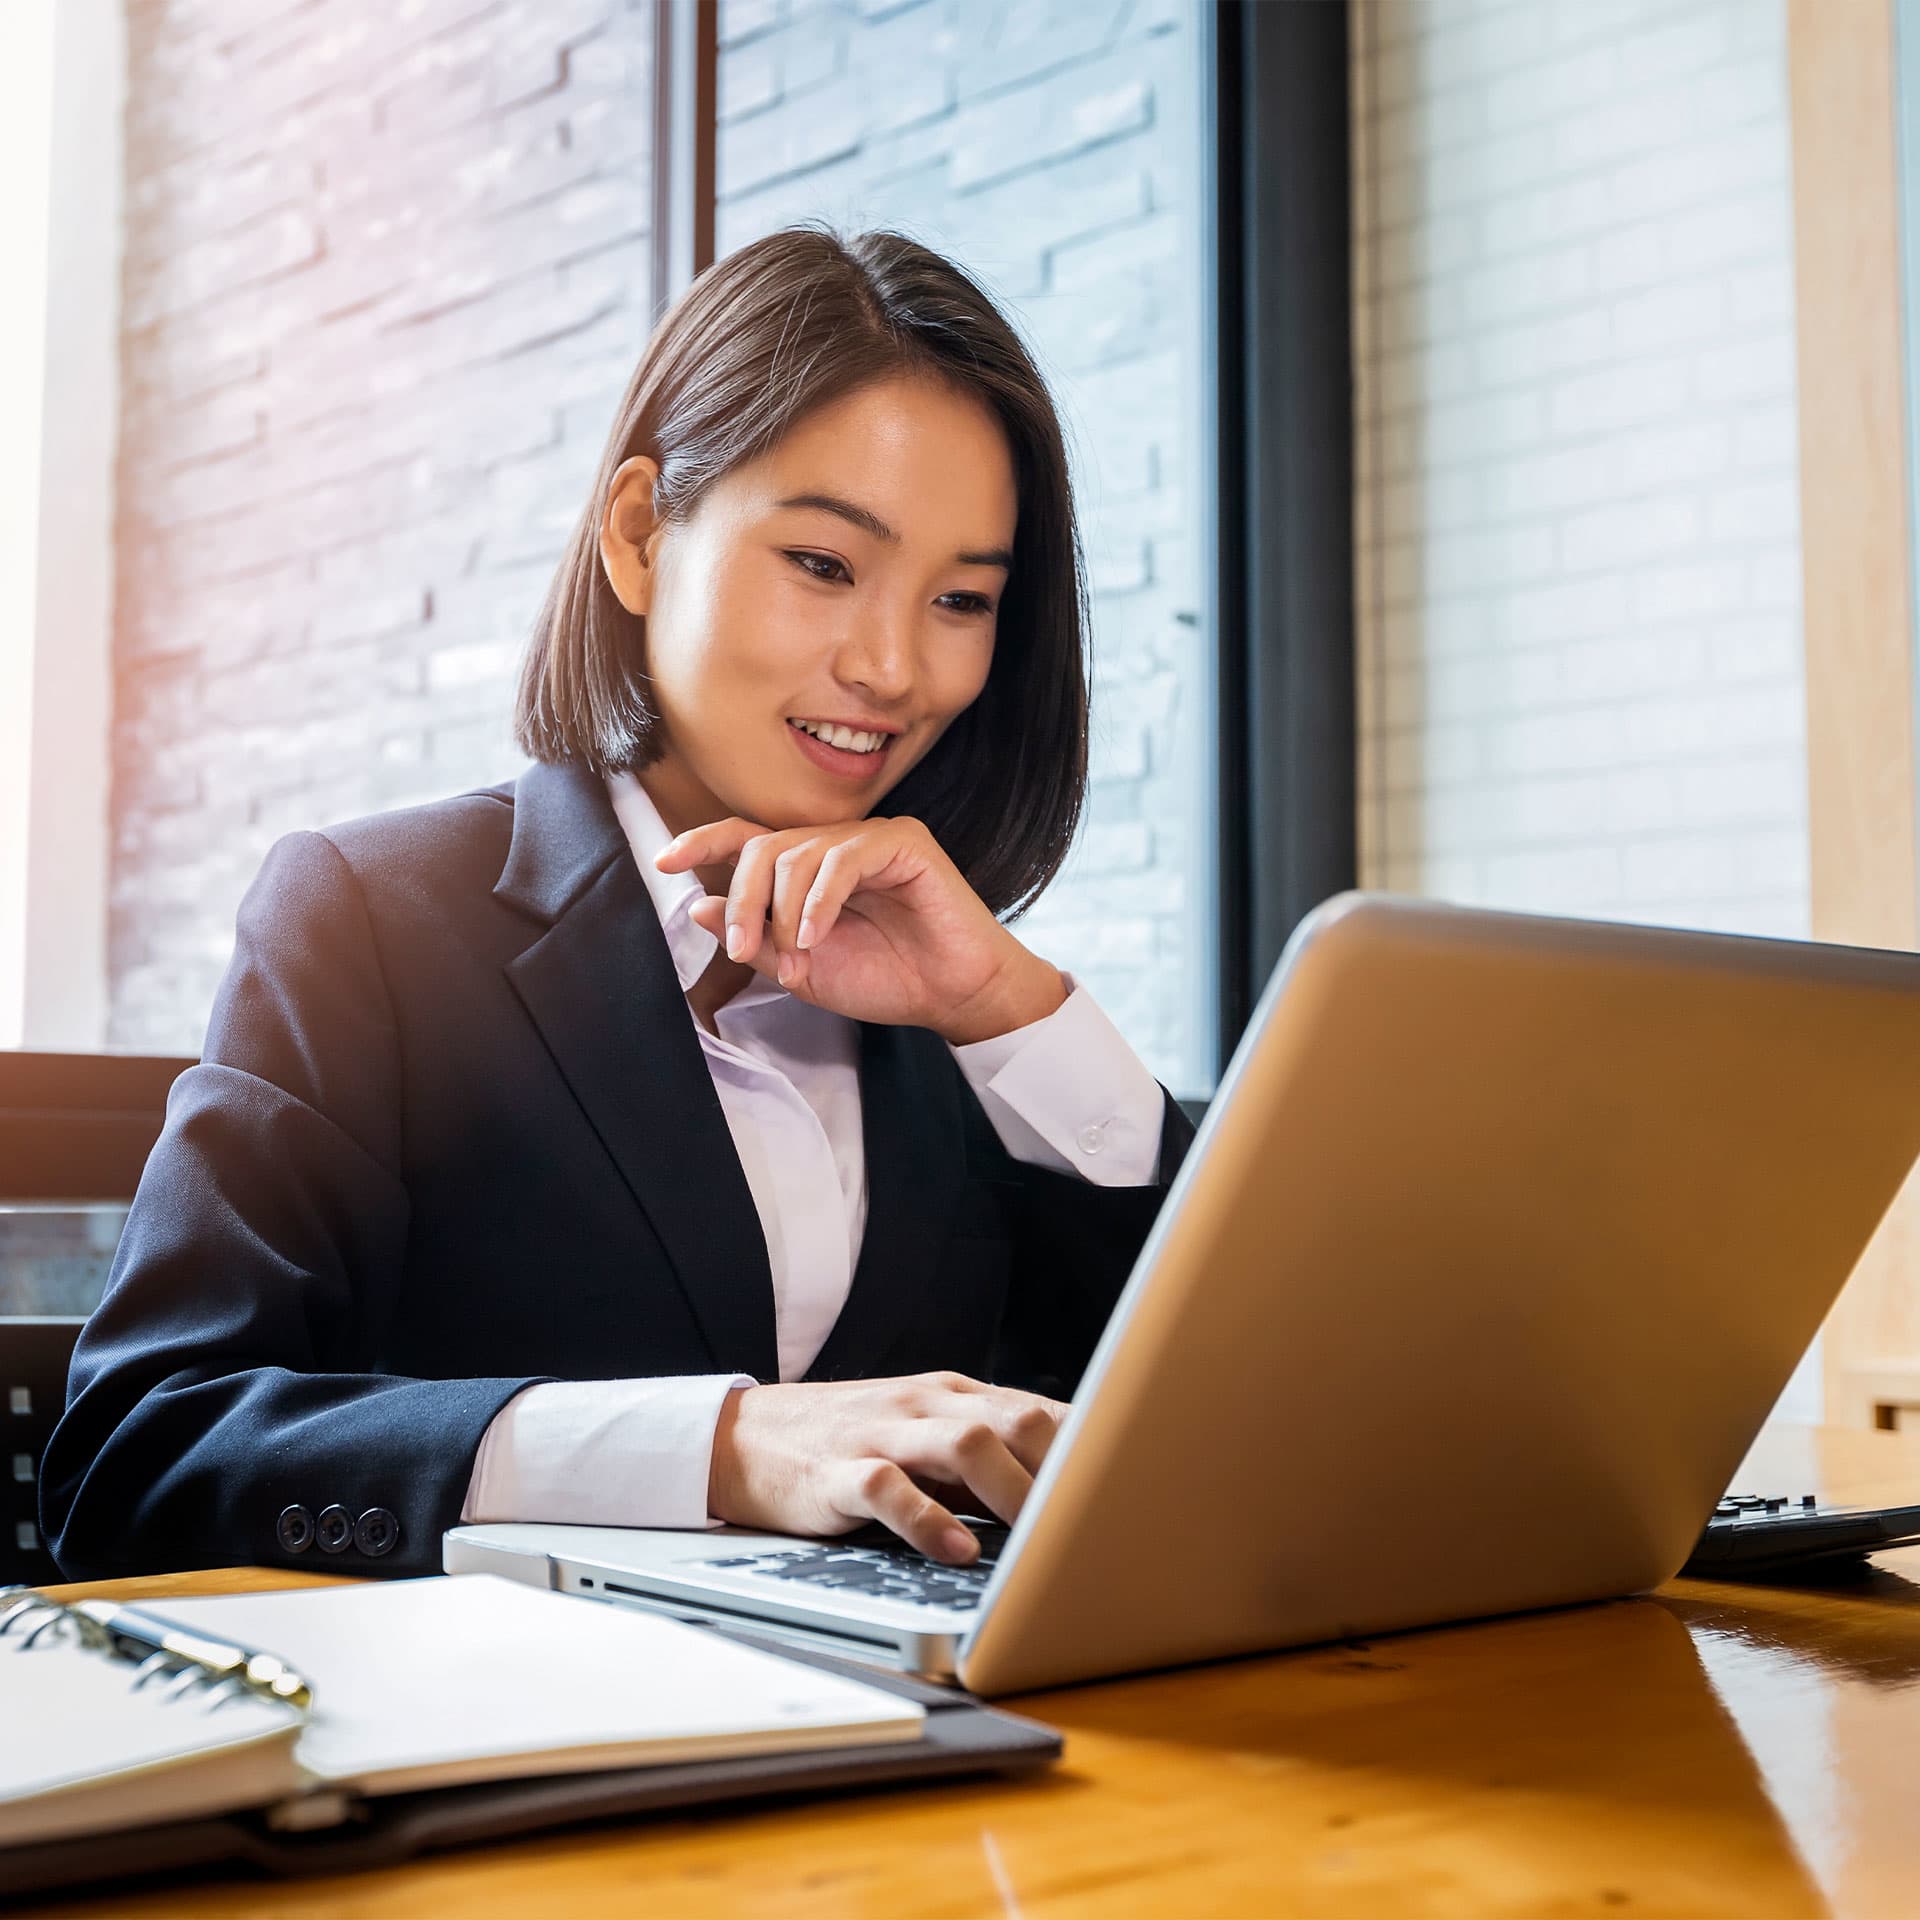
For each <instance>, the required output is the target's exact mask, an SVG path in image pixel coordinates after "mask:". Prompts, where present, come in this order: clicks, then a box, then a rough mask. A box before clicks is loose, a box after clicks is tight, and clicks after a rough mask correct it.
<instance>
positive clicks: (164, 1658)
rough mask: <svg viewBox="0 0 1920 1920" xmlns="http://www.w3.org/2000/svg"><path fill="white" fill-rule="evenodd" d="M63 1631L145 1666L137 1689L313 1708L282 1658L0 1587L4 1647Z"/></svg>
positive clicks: (156, 1622)
mask: <svg viewBox="0 0 1920 1920" xmlns="http://www.w3.org/2000/svg"><path fill="white" fill-rule="evenodd" d="M61 1632H68V1633H71V1634H73V1635H74V1636H75V1637H76V1638H77V1639H78V1640H79V1642H80V1644H81V1645H82V1646H84V1647H87V1648H89V1649H90V1650H92V1651H94V1652H98V1653H107V1654H114V1655H118V1656H119V1657H121V1658H123V1659H131V1660H136V1661H138V1662H139V1665H138V1667H137V1669H136V1671H135V1673H134V1676H133V1681H132V1685H133V1686H134V1687H135V1688H136V1689H138V1688H140V1687H144V1686H146V1685H147V1684H148V1682H149V1681H151V1680H154V1679H156V1678H162V1677H164V1678H166V1679H167V1680H168V1682H169V1687H170V1692H171V1693H172V1694H174V1695H175V1696H177V1695H179V1694H181V1693H184V1692H186V1691H187V1690H189V1689H190V1687H191V1686H192V1685H196V1684H198V1685H204V1686H206V1687H208V1688H210V1689H211V1693H210V1696H209V1704H218V1703H219V1701H220V1700H222V1699H223V1698H226V1697H228V1696H229V1695H230V1694H231V1693H232V1692H234V1691H235V1690H236V1689H245V1690H246V1691H247V1692H249V1693H252V1694H255V1695H257V1696H259V1697H260V1698H261V1699H265V1700H280V1701H284V1702H285V1703H286V1704H287V1705H288V1706H291V1707H303V1708H304V1707H308V1706H311V1705H312V1703H313V1689H312V1688H311V1687H309V1686H308V1685H307V1683H306V1682H305V1681H304V1680H302V1679H301V1678H300V1676H299V1675H298V1674H297V1673H295V1672H294V1671H293V1669H292V1668H291V1667H289V1666H288V1665H287V1663H286V1662H285V1661H284V1660H282V1659H280V1658H279V1657H278V1656H277V1655H275V1654H271V1653H261V1652H254V1651H250V1650H249V1649H248V1648H245V1647H236V1646H229V1645H226V1644H225V1643H223V1642H221V1641H218V1640H208V1639H206V1638H204V1637H203V1636H202V1635H200V1634H196V1633H189V1632H187V1630H186V1629H185V1628H184V1627H177V1626H174V1625H173V1624H172V1623H171V1622H169V1621H166V1620H161V1619H158V1618H156V1617H155V1616H154V1615H152V1614H149V1613H145V1612H143V1611H141V1610H140V1609H139V1608H136V1607H128V1606H119V1605H116V1604H115V1603H114V1602H113V1601H111V1600H80V1601H75V1602H73V1603H71V1604H69V1603H67V1602H65V1601H61V1600H54V1599H51V1598H50V1597H49V1596H48V1595H46V1594H44V1593H41V1592H39V1591H38V1590H37V1589H36V1588H33V1587H0V1641H4V1640H7V1639H9V1638H12V1640H13V1643H14V1645H15V1646H19V1647H30V1646H32V1645H33V1644H34V1642H35V1641H36V1640H38V1639H39V1638H40V1637H41V1636H42V1635H43V1634H47V1633H61ZM0 1650H4V1649H0Z"/></svg>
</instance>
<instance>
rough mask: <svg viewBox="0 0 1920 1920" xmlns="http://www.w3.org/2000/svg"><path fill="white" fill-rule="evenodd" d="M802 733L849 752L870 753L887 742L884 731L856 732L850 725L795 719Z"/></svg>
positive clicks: (795, 723)
mask: <svg viewBox="0 0 1920 1920" xmlns="http://www.w3.org/2000/svg"><path fill="white" fill-rule="evenodd" d="M793 724H794V725H795V726H796V727H798V728H799V729H800V730H801V732H803V733H810V734H812V735H813V737H814V738H815V739H816V740H824V741H825V742H826V743H827V745H828V746H830V747H842V748H844V749H845V750H846V751H847V752H849V753H872V752H874V751H875V750H876V749H877V748H880V747H883V746H885V745H886V743H887V736H886V735H885V734H884V733H856V732H855V731H854V729H853V728H852V727H836V726H833V725H830V724H827V723H823V722H821V721H819V720H796V721H795V722H794V723H793Z"/></svg>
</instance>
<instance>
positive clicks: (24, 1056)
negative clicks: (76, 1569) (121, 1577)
mask: <svg viewBox="0 0 1920 1920" xmlns="http://www.w3.org/2000/svg"><path fill="white" fill-rule="evenodd" d="M192 1064H193V1062H192V1061H191V1060H184V1059H178V1058H174V1057H170V1056H162V1055H153V1054H116V1053H9V1052H0V1586H13V1585H17V1584H20V1583H29V1584H34V1585H38V1584H40V1583H43V1582H45V1581H49V1580H58V1579H59V1578H60V1571H59V1569H58V1568H57V1567H56V1566H55V1565H54V1561H53V1556H52V1555H51V1554H50V1553H49V1552H48V1551H47V1549H46V1546H45V1544H44V1543H43V1542H42V1540H41V1538H40V1520H39V1492H40V1460H41V1455H42V1453H43V1452H44V1450H45V1448H46V1444H47V1437H48V1435H49V1434H51V1433H52V1431H53V1427H54V1422H55V1421H57V1420H58V1419H59V1418H60V1414H61V1411H62V1409H63V1408H64V1407H65V1405H66V1396H67V1367H68V1364H69V1362H70V1361H71V1359H72V1357H73V1346H74V1342H75V1340H77V1339H78V1338H79V1334H80V1329H81V1327H82V1326H84V1325H85V1324H86V1315H87V1313H88V1312H89V1311H91V1309H92V1307H93V1305H94V1299H95V1297H96V1296H97V1294H98V1290H99V1283H100V1281H101V1280H102V1279H103V1278H104V1276H105V1272H106V1268H107V1266H108V1265H109V1264H110V1262H111V1248H112V1243H113V1240H114V1239H115V1238H116V1237H117V1233H118V1225H119V1223H118V1220H117V1219H116V1218H115V1216H114V1213H113V1211H112V1210H113V1209H115V1208H124V1207H125V1206H126V1204H127V1203H128V1202H129V1201H130V1200H131V1199H132V1198H133V1193H134V1189H135V1187H137V1186H138V1185H139V1182H140V1173H141V1170H142V1168H144V1167H145V1165H146V1162H147V1155H148V1154H149V1153H150V1152H151V1151H152V1149H153V1143H154V1141H155V1140H157V1139H158V1138H159V1137H160V1127H161V1123H162V1122H163V1121H164V1120H165V1118H166V1109H167V1089H168V1088H169V1087H171V1086H172V1085H173V1082H174V1080H175V1078H176V1077H177V1076H178V1075H179V1074H180V1073H181V1072H182V1071H183V1070H184V1069H185V1068H187V1067H190V1066H191V1065H192ZM68 1213H78V1214H82V1215H90V1216H91V1217H90V1218H83V1219H81V1220H80V1221H78V1222H76V1221H72V1220H68V1219H65V1218H63V1217H62V1216H64V1215H66V1214H68ZM76 1227H77V1229H78V1230H77V1231H69V1229H73V1228H76Z"/></svg>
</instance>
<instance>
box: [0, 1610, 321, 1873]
mask: <svg viewBox="0 0 1920 1920" xmlns="http://www.w3.org/2000/svg"><path fill="white" fill-rule="evenodd" d="M133 1674H134V1669H133V1666H132V1665H131V1664H130V1663H129V1662H127V1661H125V1660H116V1659H112V1658H110V1657H109V1656H107V1655H106V1654H103V1653H94V1652H89V1651H88V1650H87V1649H86V1648H84V1647H81V1646H79V1645H78V1644H77V1643H76V1642H74V1641H73V1640H71V1639H65V1638H63V1639H59V1640H55V1639H54V1638H53V1637H52V1635H50V1634H45V1635H42V1636H41V1638H40V1639H38V1640H37V1641H35V1642H34V1644H33V1645H32V1646H31V1647H27V1646H23V1645H20V1644H18V1643H14V1644H11V1645H9V1644H6V1643H0V1846H5V1845H12V1844H15V1843H18V1842H21V1841H26V1840H42V1839H47V1840H50V1839H55V1838H58V1837H59V1836H61V1835H62V1834H67V1833H76V1832H79V1833H84V1832H89V1831H93V1830H96V1829H100V1828H105V1827H119V1826H132V1825H139V1824H142V1823H144V1822H147V1821H152V1820H161V1819H170V1818H174V1817H176V1816H178V1815H181V1814H188V1813H194V1814H198V1813H216V1812H225V1811H227V1810H228V1809H229V1808H232V1807H236V1806H251V1805H257V1804H259V1803H260V1802H262V1801H266V1800H273V1799H277V1798H279V1797H280V1796H281V1795H282V1794H284V1793H287V1792H289V1791H291V1790H292V1789H293V1788H294V1787H295V1786H296V1785H297V1784H298V1782H299V1773H298V1771H297V1769H296V1768H295V1767H294V1765H293V1762H292V1759H291V1757H290V1755H291V1748H292V1745H293V1739H294V1736H295V1734H296V1732H297V1731H298V1729H299V1725H300V1715H299V1713H298V1712H297V1711H296V1710H295V1709H293V1708H292V1707H287V1706H281V1705H279V1704H277V1703H275V1702H273V1701H267V1700H257V1699H254V1698H251V1697H243V1698H239V1699H229V1700H228V1701H227V1702H226V1703H225V1704H223V1705H221V1706H218V1707H213V1708H209V1707H208V1706H207V1705H205V1704H204V1699H203V1696H201V1695H199V1694H198V1693H195V1694H189V1695H186V1696H185V1697H183V1698H181V1699H178V1700H173V1701H169V1700H168V1699H167V1697H166V1695H165V1694H164V1692H163V1690H162V1689H163V1683H162V1682H160V1681H157V1680H156V1681H152V1682H149V1684H148V1685H147V1686H145V1687H143V1688H141V1689H140V1690H139V1691H138V1692H135V1691H134V1689H133V1685H132V1682H133ZM235 1758H238V1760H239V1761H240V1763H241V1764H240V1765H239V1766H237V1767H236V1766H234V1765H232V1764H228V1763H229V1762H231V1761H233V1760H234V1759H235Z"/></svg>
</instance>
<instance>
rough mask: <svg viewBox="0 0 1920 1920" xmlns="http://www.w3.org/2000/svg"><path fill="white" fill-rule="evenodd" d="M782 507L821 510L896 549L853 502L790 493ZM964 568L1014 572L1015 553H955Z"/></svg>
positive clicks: (885, 530)
mask: <svg viewBox="0 0 1920 1920" xmlns="http://www.w3.org/2000/svg"><path fill="white" fill-rule="evenodd" d="M774 504H775V505H776V506H782V507H818V508H819V509H820V511H821V512H822V513H837V514H838V515H839V516H840V518H841V519H842V520H847V521H850V522H851V523H852V524H853V525H854V526H856V527H858V528H860V529H861V531H862V532H863V533H870V534H872V535H873V537H874V538H875V539H876V540H884V541H886V542H887V544H888V545H889V546H894V547H897V546H898V545H899V544H900V536H899V535H898V534H897V533H895V532H894V530H893V529H892V528H891V527H890V526H888V525H887V523H886V522H885V521H884V520H882V519H881V518H880V516H879V515H878V514H877V513H874V512H872V511H871V510H870V509H869V508H866V507H862V506H857V505H855V503H854V502H853V501H851V500H842V499H841V498H840V496H839V495H838V494H834V493H790V494H788V496H787V497H786V498H785V499H784V500H779V501H776V502H775V503H774ZM953 557H954V558H955V559H956V560H957V561H959V563H960V564H961V565H962V566H963V567H1004V568H1005V569H1006V570H1007V572H1009V573H1011V572H1012V571H1013V551H1012V549H1011V548H1009V547H980V548H976V549H973V550H972V551H967V552H961V553H956V554H955V555H954V556H953Z"/></svg>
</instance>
